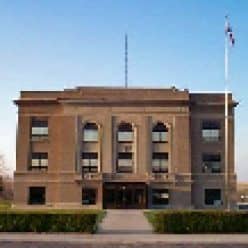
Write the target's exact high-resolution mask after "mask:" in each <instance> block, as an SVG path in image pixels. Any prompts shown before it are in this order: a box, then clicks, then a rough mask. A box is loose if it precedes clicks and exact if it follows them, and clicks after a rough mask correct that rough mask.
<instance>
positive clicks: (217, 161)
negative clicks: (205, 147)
mask: <svg viewBox="0 0 248 248" xmlns="http://www.w3.org/2000/svg"><path fill="white" fill-rule="evenodd" d="M202 171H203V172H205V173H220V172H221V156H220V154H219V153H217V154H208V153H204V154H202Z"/></svg>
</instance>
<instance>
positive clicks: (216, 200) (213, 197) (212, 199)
mask: <svg viewBox="0 0 248 248" xmlns="http://www.w3.org/2000/svg"><path fill="white" fill-rule="evenodd" d="M221 204H222V201H221V190H220V189H205V205H211V206H216V207H218V206H220V205H221Z"/></svg>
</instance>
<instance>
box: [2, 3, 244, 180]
mask: <svg viewBox="0 0 248 248" xmlns="http://www.w3.org/2000/svg"><path fill="white" fill-rule="evenodd" d="M226 13H228V14H229V15H230V19H231V25H232V27H233V30H234V34H235V37H236V45H235V47H234V49H232V51H231V55H230V60H231V62H230V81H231V86H230V88H231V90H232V92H233V93H234V96H235V98H236V100H238V101H239V102H240V105H239V106H238V108H237V111H236V168H237V172H238V177H239V180H241V181H244V180H248V163H247V161H248V148H247V145H248V142H247V139H248V125H247V123H246V122H248V94H247V93H248V82H247V70H248V59H247V58H248V49H247V47H248V25H247V23H248V14H247V13H248V1H246V0H243V1H241V0H232V1H228V0H225V1H224V0H222V1H221V0H219V1H214V0H213V1H209V0H201V1H199V0H195V1H193V0H187V1H186V0H180V1H179V0H171V1H169V0H160V1H159V0H153V1H146V0H122V1H121V0H98V1H96V0H87V1H86V0H81V1H79V0H78V1H77V0H73V1H69V0H67V1H65V0H53V1H51V0H37V1H34V0H29V1H28V0H22V1H20V0H11V1H9V0H1V1H0V84H1V97H0V116H1V121H0V127H1V128H0V152H1V153H3V154H4V155H5V159H6V163H7V165H8V166H9V167H10V168H11V169H12V170H13V169H14V167H15V136H16V118H17V108H16V107H15V106H14V105H13V103H12V100H13V99H15V98H17V97H18V94H19V91H20V90H45V89H46V90H61V89H63V88H65V87H74V86H79V85H90V86H99V85H107V86H122V85H123V84H124V34H125V32H127V33H128V35H129V61H130V62H129V85H130V86H132V87H170V86H172V85H175V86H177V87H179V88H189V89H190V90H191V91H222V90H223V89H224V68H223V67H224V16H225V15H226Z"/></svg>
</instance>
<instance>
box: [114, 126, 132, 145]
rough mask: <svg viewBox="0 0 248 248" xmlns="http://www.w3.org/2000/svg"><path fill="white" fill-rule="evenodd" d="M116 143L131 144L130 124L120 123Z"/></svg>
mask: <svg viewBox="0 0 248 248" xmlns="http://www.w3.org/2000/svg"><path fill="white" fill-rule="evenodd" d="M117 139H118V142H133V127H132V125H131V124H130V123H126V122H122V123H121V124H120V125H119V127H118V137H117Z"/></svg>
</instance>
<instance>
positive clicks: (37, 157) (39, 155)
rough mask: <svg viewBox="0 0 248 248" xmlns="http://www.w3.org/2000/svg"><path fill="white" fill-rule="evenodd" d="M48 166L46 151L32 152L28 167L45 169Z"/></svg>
mask: <svg viewBox="0 0 248 248" xmlns="http://www.w3.org/2000/svg"><path fill="white" fill-rule="evenodd" d="M47 167H48V153H46V152H34V153H32V161H31V166H30V169H47Z"/></svg>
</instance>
